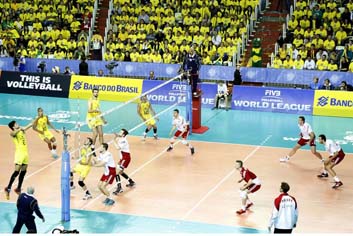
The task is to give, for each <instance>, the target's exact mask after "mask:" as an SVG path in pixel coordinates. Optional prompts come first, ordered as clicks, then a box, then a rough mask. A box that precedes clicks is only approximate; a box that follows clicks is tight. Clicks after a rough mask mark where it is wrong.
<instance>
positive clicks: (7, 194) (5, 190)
mask: <svg viewBox="0 0 353 236" xmlns="http://www.w3.org/2000/svg"><path fill="white" fill-rule="evenodd" d="M10 191H11V189H9V188H4V192H5V198H6V200H10Z"/></svg>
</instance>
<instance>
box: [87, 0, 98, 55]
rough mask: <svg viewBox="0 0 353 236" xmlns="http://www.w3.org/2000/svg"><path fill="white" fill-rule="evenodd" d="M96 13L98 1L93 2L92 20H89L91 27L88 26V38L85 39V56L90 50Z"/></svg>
mask: <svg viewBox="0 0 353 236" xmlns="http://www.w3.org/2000/svg"><path fill="white" fill-rule="evenodd" d="M97 11H98V0H96V1H95V2H94V8H93V13H92V18H91V25H90V28H89V31H88V37H87V47H86V51H85V53H86V56H87V55H88V54H89V49H90V48H91V40H92V35H93V31H94V26H95V21H96V16H97Z"/></svg>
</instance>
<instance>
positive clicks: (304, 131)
mask: <svg viewBox="0 0 353 236" xmlns="http://www.w3.org/2000/svg"><path fill="white" fill-rule="evenodd" d="M298 127H299V129H300V139H299V141H298V142H297V144H296V145H295V146H294V147H293V149H292V150H291V151H290V152H289V154H288V155H287V156H285V157H283V158H280V159H279V160H280V162H288V161H289V159H290V158H291V157H292V156H293V155H294V154H295V153H296V152H297V151H298V150H299V149H300V148H301V147H303V146H305V145H306V144H309V145H310V149H311V152H312V153H313V154H314V155H315V156H316V157H317V158H319V159H320V160H321V161H322V160H323V159H322V156H321V154H320V153H319V152H317V151H316V144H315V133H314V131H313V130H312V128H311V126H310V124H308V123H307V122H305V117H304V116H299V118H298ZM323 173H324V174H327V172H326V170H325V169H324V170H323Z"/></svg>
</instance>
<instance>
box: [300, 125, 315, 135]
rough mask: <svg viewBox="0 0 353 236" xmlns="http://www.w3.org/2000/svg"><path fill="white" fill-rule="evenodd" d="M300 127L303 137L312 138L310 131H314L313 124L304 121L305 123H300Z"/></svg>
mask: <svg viewBox="0 0 353 236" xmlns="http://www.w3.org/2000/svg"><path fill="white" fill-rule="evenodd" d="M298 126H299V129H300V135H301V136H302V138H303V139H310V133H312V132H313V130H312V129H311V126H310V125H309V124H308V123H304V124H303V125H298Z"/></svg>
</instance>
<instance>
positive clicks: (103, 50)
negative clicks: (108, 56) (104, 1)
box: [102, 0, 113, 61]
mask: <svg viewBox="0 0 353 236" xmlns="http://www.w3.org/2000/svg"><path fill="white" fill-rule="evenodd" d="M112 12H113V0H110V1H109V9H108V17H107V21H106V23H105V29H104V39H103V40H104V41H103V42H104V46H103V48H102V60H103V61H104V54H105V52H106V50H107V40H108V39H107V37H108V32H109V29H110V28H111V24H110V18H111V15H112Z"/></svg>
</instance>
